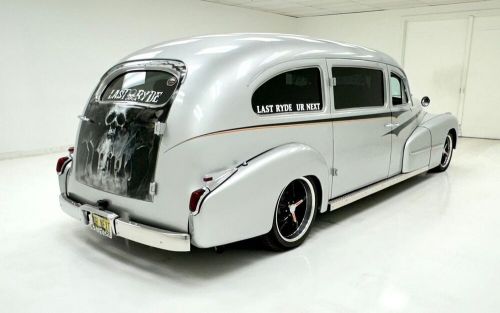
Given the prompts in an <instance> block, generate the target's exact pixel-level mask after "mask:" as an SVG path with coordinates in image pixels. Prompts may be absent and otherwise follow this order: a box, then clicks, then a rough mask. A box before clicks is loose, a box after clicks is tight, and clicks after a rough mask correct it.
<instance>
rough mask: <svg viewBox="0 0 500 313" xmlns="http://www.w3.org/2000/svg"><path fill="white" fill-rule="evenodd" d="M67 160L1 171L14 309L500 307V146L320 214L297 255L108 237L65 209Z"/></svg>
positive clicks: (3, 290) (4, 270)
mask: <svg viewBox="0 0 500 313" xmlns="http://www.w3.org/2000/svg"><path fill="white" fill-rule="evenodd" d="M56 159H57V156H56V155H47V156H39V157H31V158H23V159H14V160H6V161H1V162H0V223H1V225H2V226H1V228H0V242H1V243H2V248H1V249H0V307H1V309H0V310H1V311H2V312H97V311H99V312H134V313H137V312H141V313H142V312H285V311H286V312H363V313H365V312H405V313H406V312H419V313H421V312H440V313H441V312H453V313H458V312H483V313H484V312H500V245H499V244H498V239H499V238H500V204H499V200H500V188H499V187H500V141H492V140H479V139H465V138H462V140H460V141H459V147H458V150H456V151H455V154H454V158H453V160H452V164H451V166H450V168H449V169H448V171H447V172H445V173H441V174H426V175H421V176H418V177H415V178H413V179H411V180H409V181H406V182H403V183H401V184H400V185H397V186H394V187H391V188H389V189H387V190H384V191H382V192H380V193H378V194H375V195H373V196H371V197H369V198H366V199H363V200H360V201H358V202H356V203H353V204H351V205H349V206H347V207H344V208H342V209H339V210H337V211H335V212H331V213H327V214H324V215H321V216H319V218H318V220H317V222H316V224H315V225H314V229H313V231H312V233H311V235H310V237H309V238H308V240H307V241H306V242H305V243H304V245H302V246H301V247H299V248H298V249H295V250H293V251H290V252H286V253H273V252H269V251H265V250H262V249H260V248H259V246H257V245H256V244H255V242H253V241H248V242H242V243H238V244H234V245H230V246H228V247H227V249H226V251H225V252H224V253H222V254H216V253H214V252H213V251H212V250H200V249H195V250H194V251H192V252H190V253H171V252H166V251H161V250H157V249H153V248H149V247H146V246H142V245H139V244H135V243H133V242H126V241H125V240H122V239H114V240H109V239H106V238H103V237H101V236H99V235H98V234H97V233H94V232H92V231H91V230H90V229H88V228H86V227H84V226H83V225H80V224H78V223H77V222H76V221H74V220H72V219H70V218H69V217H67V216H66V215H64V213H63V212H62V211H60V210H59V207H58V201H57V196H58V186H57V182H56V175H55V169H54V168H55V161H56Z"/></svg>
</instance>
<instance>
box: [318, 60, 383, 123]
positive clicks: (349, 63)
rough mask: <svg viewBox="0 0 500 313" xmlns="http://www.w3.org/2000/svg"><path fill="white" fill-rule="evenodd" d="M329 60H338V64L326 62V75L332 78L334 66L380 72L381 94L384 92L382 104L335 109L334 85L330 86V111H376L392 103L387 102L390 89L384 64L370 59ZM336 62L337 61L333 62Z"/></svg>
mask: <svg viewBox="0 0 500 313" xmlns="http://www.w3.org/2000/svg"><path fill="white" fill-rule="evenodd" d="M330 60H331V61H338V62H339V64H328V77H330V78H331V79H332V80H333V71H332V70H333V68H334V67H349V68H360V69H370V70H378V71H381V72H382V82H383V84H384V89H383V94H384V102H383V103H384V104H383V105H378V106H363V107H351V108H342V109H337V108H336V107H335V86H333V85H332V86H330V87H331V88H330V92H331V95H332V96H331V105H332V112H334V113H335V112H337V113H341V112H352V113H355V112H361V113H365V111H368V112H369V111H370V110H373V111H377V110H382V109H387V108H388V107H389V105H390V104H392V101H391V102H389V99H388V96H389V94H388V93H387V92H388V90H390V89H389V88H388V87H387V82H388V80H387V79H388V77H390V76H389V74H388V72H387V69H386V67H385V64H382V63H378V62H372V61H364V60H342V61H344V62H345V63H340V62H341V61H340V60H335V59H330ZM335 63H337V62H335Z"/></svg>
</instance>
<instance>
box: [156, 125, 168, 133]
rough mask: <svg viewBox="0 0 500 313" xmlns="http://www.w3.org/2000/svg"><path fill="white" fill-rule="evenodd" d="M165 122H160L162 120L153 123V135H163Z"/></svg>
mask: <svg viewBox="0 0 500 313" xmlns="http://www.w3.org/2000/svg"><path fill="white" fill-rule="evenodd" d="M166 126H167V124H165V123H162V122H156V123H155V135H158V136H159V135H163V134H164V133H165V128H167V127H166Z"/></svg>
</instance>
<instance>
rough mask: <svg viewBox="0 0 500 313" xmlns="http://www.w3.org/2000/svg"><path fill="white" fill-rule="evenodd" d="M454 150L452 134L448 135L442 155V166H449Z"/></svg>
mask: <svg viewBox="0 0 500 313" xmlns="http://www.w3.org/2000/svg"><path fill="white" fill-rule="evenodd" d="M452 151H453V139H451V136H450V135H448V136H446V141H445V142H444V149H443V155H442V156H441V167H446V166H448V163H450V160H451V153H452Z"/></svg>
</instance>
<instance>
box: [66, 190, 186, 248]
mask: <svg viewBox="0 0 500 313" xmlns="http://www.w3.org/2000/svg"><path fill="white" fill-rule="evenodd" d="M59 203H60V204H61V208H62V210H63V211H64V212H65V213H66V214H68V215H69V216H71V217H73V218H75V219H77V220H79V221H80V222H82V223H83V224H85V225H88V224H89V217H88V216H89V213H96V214H98V215H102V216H107V217H110V219H111V220H112V221H114V223H113V224H114V225H112V231H113V235H114V236H118V237H123V238H126V239H129V240H132V241H135V242H139V243H142V244H145V245H148V246H151V247H155V248H159V249H163V250H170V251H189V250H190V249H191V238H190V236H189V234H184V233H175V232H170V231H167V230H164V229H160V228H156V227H151V226H148V225H144V224H139V223H134V222H131V221H125V220H123V219H121V218H119V217H118V216H117V215H116V214H114V213H112V212H109V211H103V210H101V209H99V208H97V207H95V206H91V205H88V204H81V203H77V202H75V201H72V200H71V199H68V197H66V196H65V195H64V194H61V195H60V196H59Z"/></svg>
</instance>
